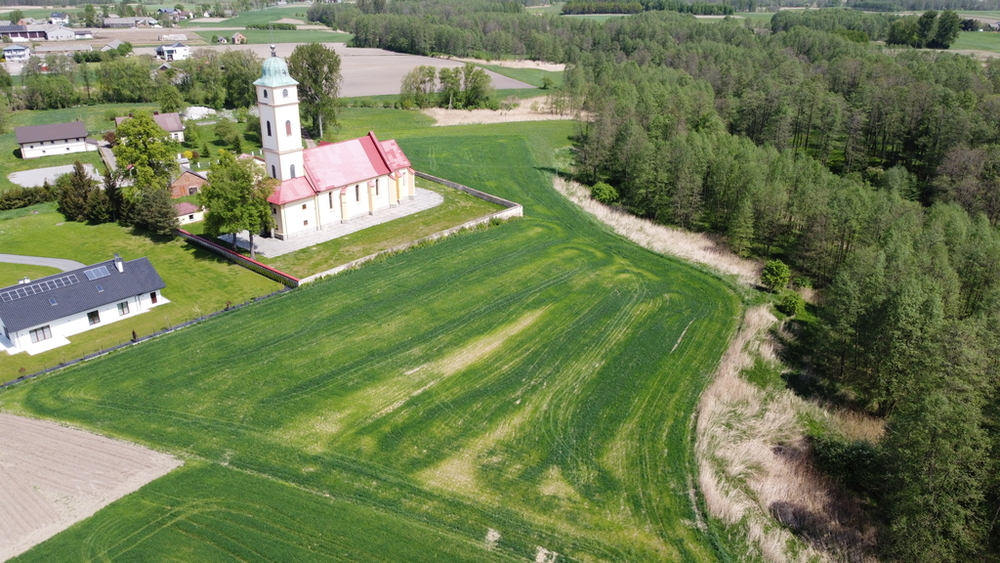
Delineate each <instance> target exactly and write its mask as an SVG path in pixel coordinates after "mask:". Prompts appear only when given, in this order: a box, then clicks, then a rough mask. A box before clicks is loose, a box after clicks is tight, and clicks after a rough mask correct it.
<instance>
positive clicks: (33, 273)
mask: <svg viewBox="0 0 1000 563" xmlns="http://www.w3.org/2000/svg"><path fill="white" fill-rule="evenodd" d="M60 271H62V270H59V269H57V268H46V267H45V266H27V265H24V264H6V263H4V262H0V287H7V286H8V285H14V284H16V283H17V282H18V281H20V280H21V279H22V278H24V277H25V276H27V277H28V278H29V279H33V280H34V279H38V278H44V277H45V276H51V275H52V274H58V273H59V272H60Z"/></svg>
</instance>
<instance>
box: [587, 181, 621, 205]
mask: <svg viewBox="0 0 1000 563" xmlns="http://www.w3.org/2000/svg"><path fill="white" fill-rule="evenodd" d="M590 195H591V196H592V197H593V198H594V199H596V200H597V201H599V202H601V203H604V204H612V203H614V202H616V201H618V190H616V189H615V187H614V186H612V185H611V184H607V183H604V182H598V183H596V184H594V186H593V187H591V188H590Z"/></svg>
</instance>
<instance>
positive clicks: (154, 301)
mask: <svg viewBox="0 0 1000 563" xmlns="http://www.w3.org/2000/svg"><path fill="white" fill-rule="evenodd" d="M149 301H150V302H151V303H152V304H153V305H156V292H155V291H154V292H153V293H150V294H149Z"/></svg>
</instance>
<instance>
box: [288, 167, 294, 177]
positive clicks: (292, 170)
mask: <svg viewBox="0 0 1000 563" xmlns="http://www.w3.org/2000/svg"><path fill="white" fill-rule="evenodd" d="M289 172H291V176H292V178H294V177H295V165H294V164H293V165H291V166H290V167H289Z"/></svg>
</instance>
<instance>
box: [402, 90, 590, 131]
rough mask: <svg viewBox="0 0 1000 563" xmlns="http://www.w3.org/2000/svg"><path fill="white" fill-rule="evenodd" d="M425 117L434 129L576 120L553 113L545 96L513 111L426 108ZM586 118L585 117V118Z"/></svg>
mask: <svg viewBox="0 0 1000 563" xmlns="http://www.w3.org/2000/svg"><path fill="white" fill-rule="evenodd" d="M421 111H422V112H423V113H424V115H427V116H430V117H432V118H433V119H434V121H435V123H434V127H448V126H451V125H485V124H490V123H511V122H515V121H556V120H564V119H575V117H574V116H573V115H571V114H568V113H567V114H565V115H564V114H563V113H557V112H554V111H552V110H551V109H550V108H549V102H548V99H547V98H546V97H545V96H539V97H537V98H528V99H525V100H521V101H519V102H518V106H517V107H515V108H511V109H500V110H492V109H472V110H469V109H447V108H426V109H423V110H421ZM584 117H585V116H584Z"/></svg>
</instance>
